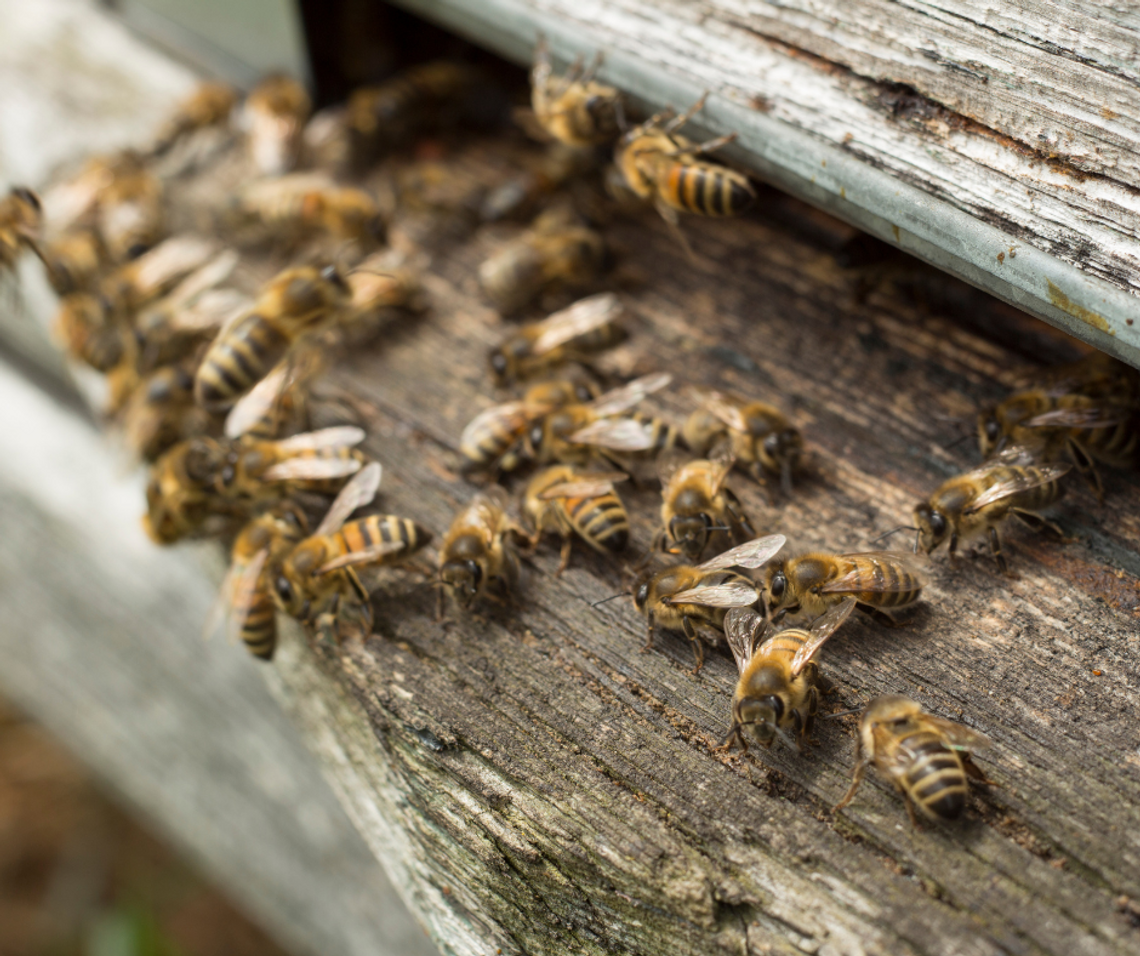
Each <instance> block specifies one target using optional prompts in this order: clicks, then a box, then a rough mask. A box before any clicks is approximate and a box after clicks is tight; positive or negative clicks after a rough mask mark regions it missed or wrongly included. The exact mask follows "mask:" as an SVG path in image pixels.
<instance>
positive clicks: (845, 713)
mask: <svg viewBox="0 0 1140 956" xmlns="http://www.w3.org/2000/svg"><path fill="white" fill-rule="evenodd" d="M862 710H863V708H862V707H855V708H853V709H851V710H841V711H838V712H836V713H834V714H825V715H824V717H823V719H824V720H835V719H836V718H837V717H850V716H851V715H852V714H858V713H861V712H862Z"/></svg>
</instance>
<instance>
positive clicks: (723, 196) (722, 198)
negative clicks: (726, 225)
mask: <svg viewBox="0 0 1140 956" xmlns="http://www.w3.org/2000/svg"><path fill="white" fill-rule="evenodd" d="M664 198H665V200H666V202H668V203H669V204H670V205H671V206H676V207H677V208H678V209H684V210H685V211H686V212H695V213H699V214H700V215H702V216H736V215H739V214H740V213H742V212H743V211H744V210H745V209H747V208H748V207H749V206H750V205H751V204H752V201H753V200H754V199H755V198H756V193H755V192H754V191H753V189H752V186H751V185H750V184H749V182H748V180H747V178H746V177H744V176H742V175H741V174H740V173H738V172H736V171H734V170H731V169H728V168H726V167H724V166H716V165H714V164H712V163H674V164H673V165H672V166H671V167H670V168H669V172H668V175H667V177H666V190H665V196H664Z"/></svg>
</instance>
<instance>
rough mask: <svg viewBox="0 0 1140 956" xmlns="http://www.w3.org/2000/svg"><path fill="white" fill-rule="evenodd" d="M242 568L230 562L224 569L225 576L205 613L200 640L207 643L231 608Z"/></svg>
mask: <svg viewBox="0 0 1140 956" xmlns="http://www.w3.org/2000/svg"><path fill="white" fill-rule="evenodd" d="M242 570H243V569H242V568H241V566H240V565H238V564H237V563H236V562H233V561H231V562H230V566H229V567H228V568H227V569H226V576H225V577H224V578H222V584H221V587H219V588H218V593H217V594H216V595H215V596H214V600H213V602H212V603H211V604H210V609H209V610H208V611H207V612H206V620H205V621H204V622H203V623H202V639H203V640H205V641H208V640H209V639H210V638H211V637H213V636H214V635H215V634H216V633H217V631H218V628H219V627H221V625H222V621H224V620H225V619H226V617H227V615H228V614H229V612H230V608H231V607H232V606H233V600H234V595H235V594H237V584H238V581H239V580H240V579H241V575H242Z"/></svg>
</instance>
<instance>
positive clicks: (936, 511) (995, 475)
mask: <svg viewBox="0 0 1140 956" xmlns="http://www.w3.org/2000/svg"><path fill="white" fill-rule="evenodd" d="M1029 462H1030V459H1027V457H1026V455H1025V452H1024V449H1022V448H1019V447H1013V448H1007V449H1006V450H1005V451H1003V452H1002V453H1001V454H1000V455H998V456H997V458H995V459H994V460H992V461H989V462H986V463H985V464H984V465H982V466H981V467H980V468H975V469H974V470H973V471H968V472H966V473H965V474H962V475H957V476H955V477H954V478H951V479H949V480H948V481H945V482H943V483H942V485H941V486H940V487H939V488H938V490H937V491H935V492H934V494H932V495H931V496H930V497H929V498H928V499H927V500H926V501H924V502H922V503H921V504H919V505H918V506H917V507H915V509H914V521H915V524H916V525H917V526H918V527H917V529H911V530H917V532H918V536H917V539H916V541H915V550H916V551H917V550H922V551H924V552H925V553H926V554H930V553H931V552H932V551H933V550H934V549H935V548H937V547H938V546H939V545H940V544H942V542H943V541H949V545H948V547H949V551H950V554H951V555H954V554H956V553H957V551H958V545H959V544H960V543H962V542H964V541H968V540H970V539H971V538H976V537H979V536H981V535H983V534H984V535H988V537H989V541H990V549H991V551H992V552H993V556H994V560H995V561H997V564H998V567H999V568H1000V569H1001V570H1002V572H1003V573H1008V572H1009V569H1008V567H1007V565H1006V563H1005V558H1004V557H1003V556H1002V552H1001V540H1000V538H999V537H998V530H997V529H998V525H999V524H1001V522H1002V521H1004V520H1005V519H1006V518H1007V517H1009V516H1010V515H1013V516H1015V517H1017V518H1020V519H1021V520H1022V521H1023V522H1025V523H1026V524H1028V525H1029V526H1030V527H1031V528H1034V529H1035V530H1043V529H1045V528H1049V529H1051V530H1053V531H1054V532H1056V534H1057V535H1058V536H1061V537H1063V535H1062V534H1061V531H1060V529H1059V528H1057V527H1056V525H1054V524H1052V523H1051V522H1048V521H1046V520H1045V519H1044V518H1042V517H1041V516H1040V515H1039V514H1037V512H1038V511H1039V510H1040V509H1042V508H1047V507H1049V505H1051V504H1053V503H1054V502H1055V501H1057V500H1058V499H1059V498H1060V497H1061V494H1062V492H1063V489H1062V487H1061V484H1060V480H1059V479H1060V478H1061V477H1062V476H1063V475H1065V474H1066V473H1067V472H1068V471H1069V469H1070V466H1069V465H1058V464H1033V463H1029Z"/></svg>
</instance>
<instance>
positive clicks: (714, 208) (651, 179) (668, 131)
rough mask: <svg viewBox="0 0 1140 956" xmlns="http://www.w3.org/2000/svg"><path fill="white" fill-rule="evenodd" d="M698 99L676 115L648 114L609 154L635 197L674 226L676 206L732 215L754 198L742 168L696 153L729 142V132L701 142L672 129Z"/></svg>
mask: <svg viewBox="0 0 1140 956" xmlns="http://www.w3.org/2000/svg"><path fill="white" fill-rule="evenodd" d="M706 95H707V94H706ZM704 104H705V97H703V96H702V97H701V99H700V100H698V101H697V102H696V103H695V104H694V105H693V106H692V108H691V109H689V110H688V111H686V112H685V113H682V114H681V115H680V116H673V115H672V111H670V110H666V111H664V112H661V113H658V114H656V115H655V116H652V117H650V118H649V119H648V120H646V121H645V122H644V123H642V124H641V125H640V126H637V127H634V128H633V129H631V130H630V131H629V132H628V133H626V134H625V135H624V136H623V137H622V138H621V140H620V141H619V142H618V147H617V153H616V156H615V158H614V162H615V163H616V165H617V168H618V170H619V171H620V172H621V174H622V177H623V178H624V179H625V183H626V185H627V186H628V187H629V188H630V189H631V190H632V191H633V192H634V193H635V194H636V195H637V196H639V197H641V199H643V200H649V201H652V202H653V204H654V206H656V208H657V211H658V212H659V213H660V214H661V215H662V217H663V218H664V219H665V220H666V221H667V222H669V223H670V224H672V225H674V226H675V225H677V222H678V217H677V213H678V211H680V212H691V213H697V214H698V215H702V216H736V215H739V214H740V213H742V212H744V211H745V210H746V209H747V208H748V207H749V206H750V205H752V203H753V202H754V201H755V199H756V191H755V190H754V189H753V188H752V184H751V183H750V182H749V181H748V177H747V176H745V175H744V174H743V173H738V172H736V171H735V170H733V169H729V168H728V167H727V166H721V165H720V164H718V163H712V162H708V161H707V160H702V159H698V158H697V157H698V156H701V155H703V154H705V153H710V152H712V151H713V150H716V149H719V148H720V147H721V146H724V145H726V144H727V143H729V142H731V141H732V140H733V139H734V138H735V137H736V134H735V133H730V134H729V135H727V136H721V137H718V138H717V139H712V140H709V141H708V142H705V143H694V142H692V141H691V140H688V139H686V138H685V137H684V136H681V135H680V134H678V133H677V130H679V129H680V128H681V127H682V126H684V125H685V124H686V123H687V122H688V121H689V120H691V119H692V118H693V117H694V116H695V115H696V114H697V113H698V112H699V111H700V110H701V109H702V108H703V107H704Z"/></svg>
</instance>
